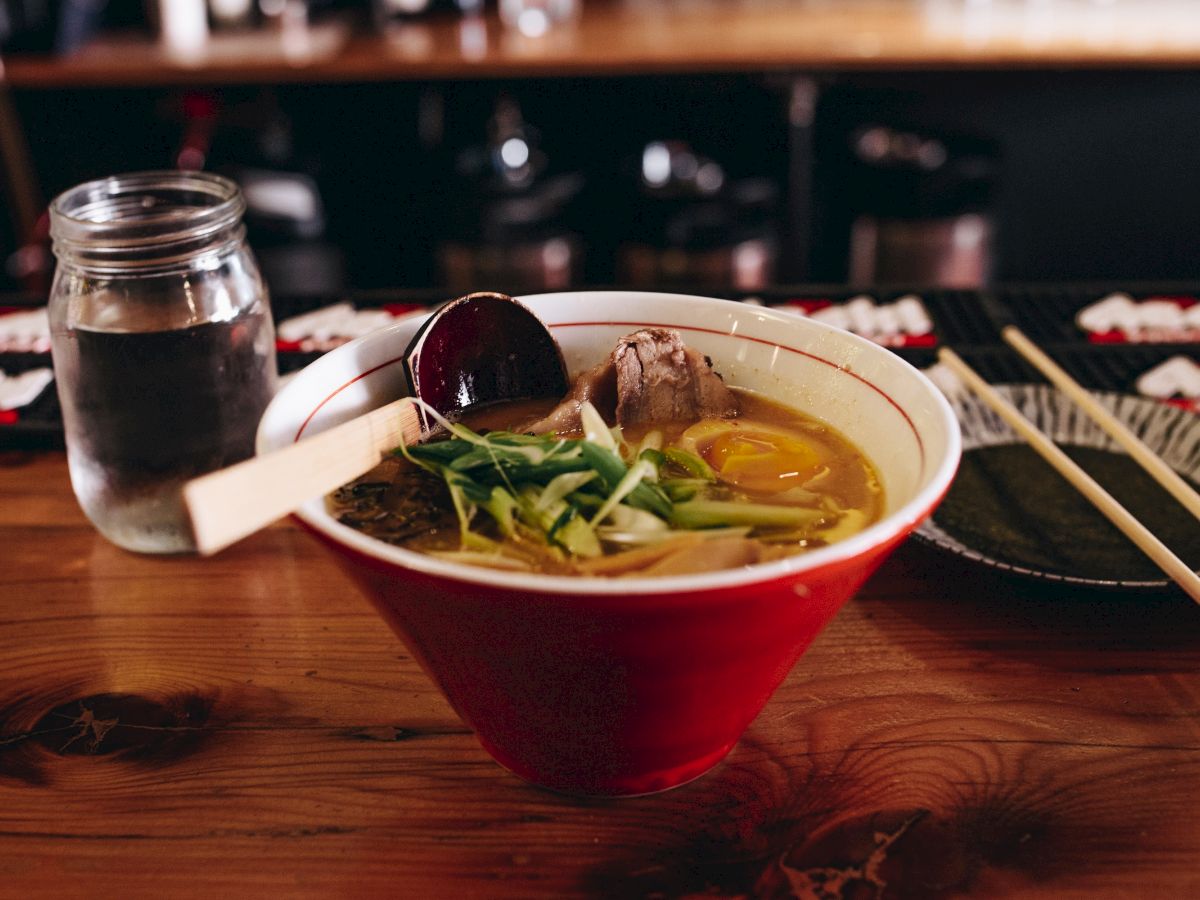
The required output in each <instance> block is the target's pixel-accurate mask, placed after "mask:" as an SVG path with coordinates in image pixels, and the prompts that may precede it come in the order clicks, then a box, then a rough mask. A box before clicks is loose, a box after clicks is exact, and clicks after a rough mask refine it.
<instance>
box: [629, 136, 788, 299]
mask: <svg viewBox="0 0 1200 900" xmlns="http://www.w3.org/2000/svg"><path fill="white" fill-rule="evenodd" d="M639 181H640V184H639V186H638V189H637V191H636V195H635V197H634V199H633V201H632V202H633V207H634V209H635V210H636V215H635V216H634V220H633V222H632V223H631V226H630V228H629V231H628V233H629V235H630V236H629V238H628V239H627V240H625V241H624V242H623V243H622V244H621V246H620V247H619V249H618V251H617V275H618V279H619V280H620V282H621V283H622V284H626V285H629V286H630V287H655V286H674V287H700V286H703V287H711V288H716V289H732V290H737V291H757V290H761V289H763V288H764V287H766V286H767V285H769V284H770V283H771V282H772V281H773V280H774V278H775V273H776V269H777V265H778V259H779V241H778V237H777V227H776V223H775V206H776V201H777V196H778V191H777V189H776V187H775V185H774V184H773V183H772V182H770V181H769V180H767V179H763V178H744V179H739V180H730V179H727V178H726V176H725V172H724V169H723V168H722V167H721V166H720V165H719V164H718V163H716V162H715V161H713V160H711V159H708V158H706V157H703V156H700V155H698V154H696V153H695V152H694V151H693V150H692V148H691V147H690V146H689V145H688V144H686V143H684V142H679V141H654V142H651V143H650V144H647V145H646V147H645V148H644V149H643V152H642V159H641V176H640V179H639Z"/></svg>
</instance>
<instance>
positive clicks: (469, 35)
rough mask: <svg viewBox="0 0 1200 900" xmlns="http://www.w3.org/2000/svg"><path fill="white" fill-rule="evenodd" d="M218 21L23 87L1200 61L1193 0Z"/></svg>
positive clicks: (101, 45) (50, 62)
mask: <svg viewBox="0 0 1200 900" xmlns="http://www.w3.org/2000/svg"><path fill="white" fill-rule="evenodd" d="M333 18H334V21H332V22H329V21H325V22H317V23H316V24H314V25H313V26H312V27H310V28H308V29H303V28H296V27H290V28H289V27H286V26H282V25H281V27H277V28H273V29H269V30H266V31H263V32H260V33H255V34H251V35H247V34H217V35H215V36H214V37H213V39H211V40H210V41H209V42H208V44H207V45H206V46H205V47H204V48H202V49H200V50H198V51H196V52H195V53H194V54H192V55H191V56H190V57H189V58H181V57H180V55H179V54H172V53H170V52H168V51H167V50H166V49H164V47H163V46H162V45H161V44H160V42H159V41H158V40H157V38H156V37H155V36H154V35H153V34H150V33H148V32H146V31H145V30H143V31H142V32H141V33H133V34H130V33H125V34H102V35H97V36H95V37H93V38H91V39H89V40H87V41H86V42H84V43H83V45H82V46H81V47H79V48H78V49H77V50H75V51H74V52H72V53H70V54H69V55H66V56H55V55H47V54H37V53H19V52H18V53H15V54H12V55H10V56H9V58H8V59H7V61H6V77H7V80H8V82H9V84H10V85H12V86H14V87H20V88H64V87H104V86H119V85H120V86H137V85H141V86H149V85H157V86H172V85H174V86H179V85H192V84H198V83H204V84H220V83H264V82H270V83H295V82H340V81H392V80H412V79H428V78H437V79H460V78H529V77H584V76H587V77H594V76H619V75H647V74H665V73H675V74H695V73H702V72H743V73H749V72H756V73H764V72H789V71H794V70H805V71H810V72H816V71H826V72H845V71H871V70H899V69H922V70H924V69H951V70H961V69H968V70H980V69H1012V68H1019V67H1025V68H1050V69H1062V68H1084V69H1086V68H1113V67H1119V68H1140V69H1145V68H1181V67H1182V68H1194V67H1197V66H1200V25H1198V24H1197V23H1196V22H1195V21H1194V20H1195V19H1196V18H1197V16H1196V14H1195V10H1194V8H1191V7H1190V6H1189V5H1188V4H1187V3H1184V2H1174V3H1172V2H1169V0H1157V2H1156V0H1142V2H1139V3H1136V4H1135V3H1130V2H1126V3H1125V4H1124V6H1122V5H1121V4H1120V3H1089V2H1075V3H1058V4H1057V5H1055V4H1050V3H1038V4H1029V5H1027V6H1026V5H1024V4H1021V3H1014V2H1008V3H1005V2H1003V0H1001V2H995V3H977V2H976V3H966V2H954V0H941V2H938V0H926V2H905V0H837V2H834V0H824V2H813V0H810V2H784V0H774V2H771V0H758V2H737V0H711V2H666V0H660V2H651V0H646V2H636V0H634V2H620V0H587V2H585V3H584V4H583V7H582V10H581V15H580V17H579V19H578V21H577V22H575V23H574V24H573V25H572V26H571V27H569V28H562V29H558V30H556V31H555V32H554V33H552V34H549V35H546V36H543V37H538V38H528V37H526V36H523V35H521V34H519V33H514V32H513V31H511V30H506V29H504V28H503V27H501V25H500V23H499V22H498V20H497V17H496V15H495V14H494V11H489V12H487V13H486V14H484V15H480V16H467V17H464V16H454V15H449V14H446V15H439V16H432V15H431V16H429V17H427V18H425V19H422V20H420V21H415V22H412V23H408V24H406V25H405V26H404V27H403V28H400V29H395V30H394V32H393V33H390V34H383V35H381V34H369V33H363V32H362V30H361V29H356V28H354V27H353V25H354V18H353V16H348V15H345V14H343V13H338V14H336V15H335V16H334V17H333Z"/></svg>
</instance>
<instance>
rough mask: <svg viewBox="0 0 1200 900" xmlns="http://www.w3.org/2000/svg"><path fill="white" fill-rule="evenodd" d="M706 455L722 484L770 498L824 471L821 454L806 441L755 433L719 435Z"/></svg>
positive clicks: (774, 434) (731, 432) (750, 430)
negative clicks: (767, 495) (723, 482)
mask: <svg viewBox="0 0 1200 900" xmlns="http://www.w3.org/2000/svg"><path fill="white" fill-rule="evenodd" d="M703 455H704V458H705V459H706V461H707V462H708V464H709V465H711V466H712V467H713V469H715V470H716V471H717V473H718V474H719V475H720V477H721V479H722V480H724V481H728V482H730V483H731V484H734V485H736V486H737V487H740V488H743V489H744V490H748V491H760V492H763V493H770V494H776V493H780V492H782V491H786V490H789V489H791V488H794V487H799V486H800V485H802V484H804V482H806V481H808V480H809V479H810V478H812V477H813V476H814V475H816V474H817V472H818V471H819V470H820V468H821V457H820V454H818V453H817V451H816V450H814V449H813V448H812V447H810V446H809V445H808V444H806V443H804V442H803V441H801V440H799V439H797V438H794V437H790V436H788V435H785V434H779V433H777V432H771V431H759V430H753V429H749V430H744V431H743V430H741V429H734V430H729V431H726V432H724V433H723V434H720V435H718V436H717V437H716V439H715V440H714V441H713V442H712V443H711V444H709V445H708V447H706V448H705V450H704V452H703Z"/></svg>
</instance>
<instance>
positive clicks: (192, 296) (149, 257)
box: [49, 172, 276, 553]
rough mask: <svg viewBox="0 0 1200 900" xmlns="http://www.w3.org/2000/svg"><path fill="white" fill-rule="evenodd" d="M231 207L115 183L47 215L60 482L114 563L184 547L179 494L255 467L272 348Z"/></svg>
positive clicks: (221, 181) (142, 179)
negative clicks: (61, 437)
mask: <svg viewBox="0 0 1200 900" xmlns="http://www.w3.org/2000/svg"><path fill="white" fill-rule="evenodd" d="M244 209H245V203H244V201H243V199H242V195H241V193H240V191H239V190H238V188H237V186H236V185H235V184H234V183H233V182H232V181H230V180H228V179H226V178H223V177H220V176H217V175H212V174H208V173H203V172H143V173H134V174H128V175H116V176H113V177H111V178H105V179H101V180H98V181H92V182H88V183H86V184H83V185H80V186H78V187H75V188H72V189H71V190H68V191H66V192H65V193H63V194H61V195H60V196H58V197H57V198H56V199H55V200H54V201H53V203H52V204H51V206H50V234H51V237H52V238H53V242H54V253H55V256H56V257H57V259H58V266H57V269H56V271H55V276H54V283H53V286H52V288H51V295H50V302H49V315H50V328H51V334H52V352H53V359H54V371H55V378H56V381H57V384H58V395H59V400H60V402H61V405H62V411H63V425H64V428H65V434H66V443H67V459H68V464H69V468H70V473H71V483H72V486H73V487H74V490H75V495H76V497H77V498H78V500H79V503H80V505H81V506H82V507H83V511H84V512H85V513H86V514H87V516H88V518H89V519H90V520H91V521H92V523H93V524H94V525H95V526H96V528H97V529H98V530H99V531H100V533H101V534H103V535H104V536H105V537H106V538H108V539H109V540H111V541H112V542H113V543H115V544H117V545H119V546H121V547H124V548H126V549H128V550H136V551H140V552H146V553H176V552H185V551H190V550H193V549H195V544H194V540H193V537H192V533H191V527H190V524H189V522H188V519H187V515H186V512H185V510H184V508H183V504H182V499H181V488H182V486H183V484H184V483H185V482H186V481H187V480H189V479H191V478H193V477H195V476H197V475H201V474H203V473H205V472H209V471H212V470H214V469H219V468H222V467H224V466H228V465H231V464H233V463H235V462H238V461H239V460H242V459H245V458H247V457H249V456H251V455H253V453H254V435H255V430H256V428H257V427H258V420H259V418H260V417H261V415H262V412H263V410H264V409H265V407H266V405H267V402H268V401H269V400H270V399H271V396H272V395H273V393H274V390H275V385H276V364H275V334H274V326H273V324H272V321H271V312H270V303H269V299H268V296H267V290H266V287H265V285H264V283H263V280H262V277H261V276H260V274H259V270H258V266H257V264H256V262H255V259H254V257H253V255H252V253H251V251H250V248H249V247H248V246H247V245H246V242H245V229H244V228H243V225H242V214H243V211H244Z"/></svg>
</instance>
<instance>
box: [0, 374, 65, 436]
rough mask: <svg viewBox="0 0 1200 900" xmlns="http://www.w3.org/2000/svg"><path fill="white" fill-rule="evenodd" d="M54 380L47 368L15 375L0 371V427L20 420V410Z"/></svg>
mask: <svg viewBox="0 0 1200 900" xmlns="http://www.w3.org/2000/svg"><path fill="white" fill-rule="evenodd" d="M53 380H54V372H53V370H51V369H49V368H38V369H30V370H28V371H26V372H21V373H19V374H15V375H9V374H7V373H6V372H4V371H3V370H0V425H12V424H14V423H16V422H17V421H18V420H19V419H20V418H21V408H22V407H24V406H28V405H29V404H30V403H32V402H33V401H34V400H36V399H37V398H38V397H40V396H41V395H42V391H44V390H45V389H46V387H47V386H48V385H49V384H50V382H52V381H53Z"/></svg>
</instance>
